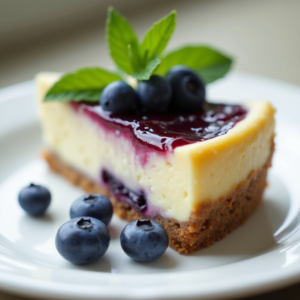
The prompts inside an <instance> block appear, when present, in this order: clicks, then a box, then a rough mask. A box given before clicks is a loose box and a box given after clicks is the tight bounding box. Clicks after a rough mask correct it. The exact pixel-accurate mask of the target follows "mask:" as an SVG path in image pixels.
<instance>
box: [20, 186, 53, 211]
mask: <svg viewBox="0 0 300 300" xmlns="http://www.w3.org/2000/svg"><path fill="white" fill-rule="evenodd" d="M50 202H51V194H50V192H49V191H48V189H46V188H45V187H43V186H41V185H37V184H33V183H31V184H30V185H29V186H27V187H25V188H23V189H22V190H21V191H20V193H19V204H20V206H21V207H22V208H23V209H24V210H25V211H26V212H27V213H28V214H30V215H32V216H39V215H42V214H43V213H44V212H45V210H46V209H47V208H48V206H49V205H50Z"/></svg>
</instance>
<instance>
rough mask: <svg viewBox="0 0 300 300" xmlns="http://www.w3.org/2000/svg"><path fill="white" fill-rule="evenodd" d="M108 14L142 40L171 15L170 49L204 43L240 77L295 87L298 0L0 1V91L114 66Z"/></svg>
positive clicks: (299, 44) (299, 41) (298, 47)
mask: <svg viewBox="0 0 300 300" xmlns="http://www.w3.org/2000/svg"><path fill="white" fill-rule="evenodd" d="M110 5H112V6H114V7H115V8H117V9H118V10H120V11H121V12H122V14H124V15H125V16H126V17H127V18H128V19H129V21H130V22H131V24H132V25H133V27H134V28H135V29H136V31H137V32H138V34H139V36H140V37H142V36H143V33H144V32H145V30H146V29H147V28H148V27H149V26H150V25H151V24H152V23H153V22H154V21H155V20H158V19H159V18H161V17H163V16H164V15H165V14H167V13H168V12H170V11H171V10H172V9H176V10H177V12H178V18H177V24H178V25H177V28H176V31H175V33H174V35H173V38H172V40H171V42H170V44H169V46H168V48H169V49H172V48H174V47H177V46H178V45H182V44H183V43H184V44H188V43H189V44H191V43H206V44H210V45H213V46H215V47H217V48H220V49H222V50H224V51H225V52H227V53H228V54H231V55H233V56H234V57H235V58H236V62H235V65H234V68H235V69H236V70H239V71H245V72H251V73H257V74H261V75H266V76H270V77H274V78H278V79H282V80H285V81H289V82H292V83H296V84H300V76H299V75H300V72H299V70H300V59H299V55H300V17H299V12H300V0H243V1H242V0H140V1H138V0H126V1H124V0H123V1H122V0H111V1H108V0H88V1H83V0H0V87H4V86H7V85H10V84H13V83H17V82H20V81H24V80H28V79H31V78H33V77H34V75H35V74H36V73H37V72H40V71H62V72H65V71H73V70H75V69H77V68H79V67H83V66H100V65H101V66H112V65H113V63H112V61H111V59H110V58H109V55H108V51H107V45H106V41H105V35H104V27H105V18H106V10H107V7H108V6H110Z"/></svg>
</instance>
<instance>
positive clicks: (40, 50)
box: [0, 0, 300, 300]
mask: <svg viewBox="0 0 300 300" xmlns="http://www.w3.org/2000/svg"><path fill="white" fill-rule="evenodd" d="M0 2H1V0H0ZM112 2H113V1H112ZM150 2H151V1H150ZM152 2H153V3H152V5H150V4H149V3H148V2H147V3H145V5H144V6H139V7H138V11H137V9H135V10H130V9H127V10H126V11H125V12H123V13H124V14H126V16H127V17H128V19H129V20H130V22H131V23H132V25H133V27H134V28H135V29H136V30H137V32H138V35H139V36H142V34H143V32H145V30H147V28H148V27H149V26H150V25H151V24H152V23H153V21H154V20H157V19H159V18H160V17H162V16H163V15H165V14H166V13H168V12H169V11H170V10H172V9H174V8H175V9H176V10H177V12H178V18H177V24H178V25H177V29H176V31H175V33H174V36H173V38H172V40H171V42H170V45H169V46H168V48H169V49H172V48H175V47H177V46H179V45H182V44H191V43H205V44H210V45H214V46H215V47H217V48H220V49H223V50H224V51H225V52H227V53H230V54H232V56H234V57H235V58H236V63H235V65H234V68H235V69H237V70H241V71H246V72H252V73H257V74H262V75H266V76H270V77H274V78H279V79H282V80H286V81H289V82H293V83H296V84H299V85H300V76H299V70H300V60H299V58H298V55H299V53H300V39H299V30H298V29H299V28H300V18H299V17H298V12H299V10H300V1H299V0H286V1H277V0H252V1H238V0H227V1H221V0H212V1H193V0H186V1H164V2H162V1H152ZM131 3H132V1H131ZM158 3H159V5H158ZM154 4H155V5H154ZM124 10H125V9H124ZM0 17H1V16H0ZM89 24H90V23H89ZM0 65H1V68H0V79H1V80H0V87H4V86H7V85H10V84H14V83H17V82H20V81H24V80H28V79H31V78H33V77H34V76H35V74H36V73H38V72H40V71H62V72H64V71H71V70H75V69H77V68H80V67H84V66H97V65H99V66H103V67H110V66H112V65H113V63H112V61H111V59H110V58H109V55H108V51H107V46H106V42H105V36H104V19H103V18H100V19H99V20H97V21H95V23H94V25H93V26H91V25H88V26H82V27H81V28H76V30H68V31H66V32H64V33H62V34H56V35H55V36H49V37H47V38H39V39H38V40H37V41H34V42H33V41H31V42H30V43H28V44H26V43H25V44H23V45H22V46H19V47H17V48H14V49H10V50H9V51H6V52H4V53H2V54H1V57H0ZM299 295H300V284H298V285H294V286H292V287H287V288H285V289H281V290H279V291H274V292H271V293H267V294H264V295H258V296H254V297H250V298H245V299H248V300H250V299H251V300H262V299H264V300H266V299H272V300H276V299H283V298H285V299H299ZM0 298H1V299H7V300H8V299H9V300H21V299H24V298H22V297H19V296H14V295H9V294H6V293H4V292H0Z"/></svg>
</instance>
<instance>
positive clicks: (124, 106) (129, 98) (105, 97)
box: [100, 81, 138, 113]
mask: <svg viewBox="0 0 300 300" xmlns="http://www.w3.org/2000/svg"><path fill="white" fill-rule="evenodd" d="M100 104H101V106H102V109H103V110H105V111H110V112H114V113H125V112H129V111H132V110H134V109H135V108H136V107H137V104H138V98H137V94H136V92H135V90H134V89H133V88H132V87H131V86H130V85H128V84H127V83H125V82H124V81H114V82H112V83H110V84H109V85H107V86H106V87H105V88H104V90H103V91H102V94H101V97H100Z"/></svg>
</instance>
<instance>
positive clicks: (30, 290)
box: [0, 72, 300, 299]
mask: <svg viewBox="0 0 300 300" xmlns="http://www.w3.org/2000/svg"><path fill="white" fill-rule="evenodd" d="M230 76H231V77H232V76H241V77H244V78H253V79H254V80H257V79H258V80H263V81H265V82H269V84H277V85H282V86H283V87H284V88H291V89H295V88H296V89H297V90H298V92H299V95H300V87H299V86H297V85H295V84H292V83H287V82H284V81H281V80H277V79H271V78H267V77H264V76H260V75H252V74H248V73H242V72H233V74H231V75H230ZM33 90H34V80H29V81H25V82H21V83H18V84H14V85H11V86H8V87H5V88H2V89H0V108H1V106H2V105H3V104H4V103H7V102H8V101H13V99H15V98H16V97H19V96H20V94H22V93H23V94H30V95H32V92H33ZM32 117H33V116H31V117H30V118H32ZM36 120H37V119H36ZM36 120H35V122H36ZM0 139H1V136H0ZM299 244H300V242H299ZM268 253H269V252H268ZM249 259H251V258H249ZM242 262H243V261H241V262H235V263H233V264H239V263H242ZM0 264H1V263H0ZM226 267H227V265H225V266H220V267H217V268H226ZM194 272H198V271H188V272H187V273H194ZM121 275H122V274H117V276H121ZM123 275H124V274H123ZM143 275H145V276H150V277H151V276H154V275H155V276H157V275H158V274H143ZM160 275H163V274H160ZM109 276H115V275H114V274H109ZM126 276H130V275H129V274H126ZM134 276H136V275H134ZM270 278H271V279H270ZM270 278H268V279H265V281H262V282H257V281H255V280H252V281H251V282H249V283H245V284H244V285H243V286H240V287H237V288H235V289H232V288H231V289H226V288H223V290H222V289H221V290H220V289H219V290H218V289H217V288H216V290H215V291H214V292H213V293H209V292H208V293H203V292H202V293H201V289H200V290H199V289H197V287H195V286H194V287H193V292H191V293H190V294H189V295H188V296H187V295H186V294H184V295H182V294H180V291H177V290H176V293H175V294H172V295H168V294H167V293H165V294H162V293H160V294H159V295H158V294H157V292H156V293H155V292H154V293H153V296H154V298H153V297H151V299H156V298H163V299H169V298H172V299H178V298H182V297H184V298H185V299H187V297H188V298H194V297H197V298H199V297H205V299H210V298H213V299H216V297H217V298H224V297H240V296H250V295H253V294H256V293H262V292H267V291H270V290H274V289H279V288H282V287H285V286H288V285H291V284H293V283H295V282H297V281H299V280H300V268H299V270H298V271H297V270H294V271H293V272H288V273H287V274H285V273H280V274H279V273H276V274H273V276H271V277H270ZM36 281H38V282H39V284H36ZM15 282H17V283H15ZM14 283H15V284H14ZM69 285H70V286H74V284H73V285H72V284H66V283H64V284H62V286H63V287H62V286H60V285H59V284H58V283H56V282H45V281H42V280H40V279H33V278H22V276H20V275H18V274H7V273H5V272H4V271H0V287H1V288H2V289H3V290H5V291H8V292H11V293H14V294H19V295H28V296H34V297H38V296H43V297H45V294H44V293H45V290H47V295H46V296H47V297H49V298H55V297H61V298H62V297H63V298H65V299H80V298H82V297H85V298H86V296H87V295H84V294H81V295H79V294H78V291H76V292H73V294H70V293H69V292H70V290H69ZM20 286H22V290H21V291H19V290H16V288H17V287H20ZM55 287H56V289H55ZM98 288H99V287H98ZM253 289H255V291H253ZM185 292H186V291H185ZM115 296H116V294H111V293H106V294H105V295H104V294H102V295H101V297H100V298H99V295H96V294H91V295H89V296H88V297H89V298H86V299H104V298H109V299H150V298H149V297H143V296H141V295H137V294H136V292H133V293H128V294H126V295H122V297H121V298H119V297H115Z"/></svg>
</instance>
